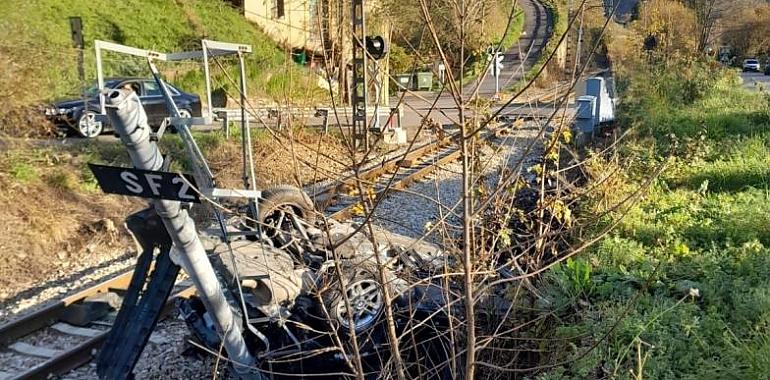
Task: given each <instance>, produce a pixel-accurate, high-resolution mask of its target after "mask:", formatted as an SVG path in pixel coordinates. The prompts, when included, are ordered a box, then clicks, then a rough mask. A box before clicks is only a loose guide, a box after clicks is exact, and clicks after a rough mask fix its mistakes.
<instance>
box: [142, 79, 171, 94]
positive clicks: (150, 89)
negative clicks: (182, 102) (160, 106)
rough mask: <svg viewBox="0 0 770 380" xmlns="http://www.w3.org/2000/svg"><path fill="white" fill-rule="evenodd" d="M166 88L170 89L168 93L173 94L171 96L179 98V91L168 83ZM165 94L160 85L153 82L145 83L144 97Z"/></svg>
mask: <svg viewBox="0 0 770 380" xmlns="http://www.w3.org/2000/svg"><path fill="white" fill-rule="evenodd" d="M166 88H168V92H169V93H171V96H177V95H179V91H177V90H176V89H175V88H174V86H172V85H170V84H168V83H166ZM162 95H163V92H161V91H160V87H158V83H156V82H153V81H147V82H144V96H162Z"/></svg>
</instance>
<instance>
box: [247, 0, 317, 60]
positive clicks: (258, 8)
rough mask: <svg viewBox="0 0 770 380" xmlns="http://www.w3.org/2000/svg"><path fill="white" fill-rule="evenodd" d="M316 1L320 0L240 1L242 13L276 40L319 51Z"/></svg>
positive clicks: (292, 45)
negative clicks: (241, 2)
mask: <svg viewBox="0 0 770 380" xmlns="http://www.w3.org/2000/svg"><path fill="white" fill-rule="evenodd" d="M319 3H320V0H243V14H244V16H245V17H246V19H248V20H250V21H252V22H254V23H256V24H257V25H259V26H261V27H262V29H263V30H264V31H265V33H267V34H268V35H269V36H270V37H271V38H273V39H275V40H276V41H279V42H281V43H283V44H285V45H287V46H290V47H293V48H303V49H308V50H313V51H320V50H321V49H322V46H321V39H320V37H319V36H320V33H319V27H318V11H317V4H319Z"/></svg>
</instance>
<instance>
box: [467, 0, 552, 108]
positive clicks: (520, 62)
mask: <svg viewBox="0 0 770 380" xmlns="http://www.w3.org/2000/svg"><path fill="white" fill-rule="evenodd" d="M519 5H520V6H521V9H522V11H523V12H524V28H523V31H522V34H521V36H520V37H519V40H518V41H517V43H516V44H514V46H512V47H511V48H510V49H508V50H507V51H506V52H504V54H503V57H504V58H503V69H502V70H501V71H500V78H499V82H500V87H501V88H506V87H509V86H511V85H513V84H514V83H516V82H518V80H519V79H521V78H522V77H523V76H524V74H525V73H526V72H527V70H528V69H529V68H530V67H532V66H534V65H535V63H536V62H537V60H538V58H539V57H540V54H542V52H543V49H544V48H545V44H546V42H547V41H548V36H549V35H550V34H551V32H552V31H551V25H552V22H551V20H550V16H549V14H548V12H547V11H546V9H545V7H543V5H542V4H540V3H539V2H537V1H533V0H526V1H520V2H519ZM477 82H478V81H473V82H472V83H470V84H469V85H467V86H466V87H465V94H466V96H470V95H473V91H474V90H475V88H476V85H477ZM478 94H479V96H481V97H488V96H492V95H494V94H495V78H494V76H493V75H492V74H491V73H490V72H489V70H487V72H486V73H485V75H484V77H482V78H481V85H479V88H478Z"/></svg>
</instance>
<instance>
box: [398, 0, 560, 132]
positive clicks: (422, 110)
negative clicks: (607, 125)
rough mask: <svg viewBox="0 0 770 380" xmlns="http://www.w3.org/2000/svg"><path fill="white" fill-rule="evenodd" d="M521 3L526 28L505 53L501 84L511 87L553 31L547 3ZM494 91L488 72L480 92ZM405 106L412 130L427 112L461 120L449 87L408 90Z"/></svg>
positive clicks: (471, 86) (467, 92) (472, 87)
mask: <svg viewBox="0 0 770 380" xmlns="http://www.w3.org/2000/svg"><path fill="white" fill-rule="evenodd" d="M518 3H519V5H520V6H521V8H522V10H523V12H524V28H523V32H522V35H521V37H520V38H519V40H518V42H517V43H516V44H514V46H512V47H511V48H510V49H508V50H507V51H506V52H505V53H504V55H505V58H504V59H503V70H502V72H501V77H500V87H501V88H505V87H510V86H512V85H513V84H515V83H517V82H518V80H519V79H521V78H523V77H524V74H525V73H526V72H527V71H528V70H529V69H530V68H531V67H532V66H534V64H535V63H536V62H537V60H538V58H539V57H540V55H541V53H542V51H543V49H544V48H545V45H546V43H547V42H548V38H549V37H550V35H551V34H552V28H553V26H552V24H553V23H552V20H551V19H550V16H549V14H548V12H547V11H546V9H545V7H544V6H543V4H541V3H540V2H538V1H535V0H520V1H519V2H518ZM477 85H478V81H477V80H474V81H472V82H470V83H468V84H467V85H464V87H463V95H464V96H465V97H469V96H472V95H473V93H474V92H475V91H476V87H477ZM494 94H495V82H494V78H493V77H492V76H491V75H490V74H489V73H487V74H486V75H485V76H484V77H483V78H481V84H480V85H478V95H479V97H480V98H485V99H491V98H492V96H493V95H494ZM400 97H401V94H399V95H398V96H394V97H392V98H391V99H390V104H391V106H395V105H397V104H399V100H400ZM434 104H435V105H434ZM508 108H510V109H506V110H505V111H506V113H514V112H526V113H531V112H537V111H536V110H532V109H525V107H523V106H521V105H511V106H510V107H508ZM402 109H403V115H402V126H404V127H406V128H407V129H408V130H409V129H412V128H414V127H416V126H419V125H420V123H421V122H422V119H423V117H425V116H427V117H428V118H430V119H432V120H434V121H436V122H438V123H440V124H453V123H456V122H459V120H460V117H459V111H458V109H457V105H456V103H455V100H454V98H453V97H452V96H451V94H450V93H449V90H448V89H447V90H445V92H444V93H438V92H429V91H424V92H413V93H409V94H406V95H405V96H404V100H403V103H402Z"/></svg>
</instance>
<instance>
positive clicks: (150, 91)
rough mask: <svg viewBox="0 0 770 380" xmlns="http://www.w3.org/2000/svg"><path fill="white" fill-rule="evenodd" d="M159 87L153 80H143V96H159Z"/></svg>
mask: <svg viewBox="0 0 770 380" xmlns="http://www.w3.org/2000/svg"><path fill="white" fill-rule="evenodd" d="M161 95H162V93H161V92H160V88H158V84H157V83H155V82H144V96H161Z"/></svg>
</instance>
